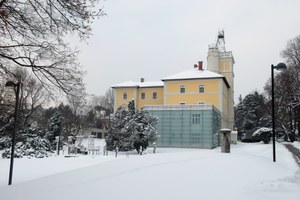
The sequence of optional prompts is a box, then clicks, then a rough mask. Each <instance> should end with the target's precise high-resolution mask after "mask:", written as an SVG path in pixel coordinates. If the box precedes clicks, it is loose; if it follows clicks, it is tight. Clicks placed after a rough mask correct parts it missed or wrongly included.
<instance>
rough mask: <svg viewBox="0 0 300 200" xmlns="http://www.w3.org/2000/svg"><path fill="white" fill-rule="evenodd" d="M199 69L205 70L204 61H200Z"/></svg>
mask: <svg viewBox="0 0 300 200" xmlns="http://www.w3.org/2000/svg"><path fill="white" fill-rule="evenodd" d="M198 69H199V70H203V61H198Z"/></svg>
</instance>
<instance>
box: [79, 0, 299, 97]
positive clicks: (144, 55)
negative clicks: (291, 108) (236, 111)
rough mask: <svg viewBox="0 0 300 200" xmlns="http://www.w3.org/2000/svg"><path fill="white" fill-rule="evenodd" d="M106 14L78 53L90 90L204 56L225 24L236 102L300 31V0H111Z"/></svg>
mask: <svg viewBox="0 0 300 200" xmlns="http://www.w3.org/2000/svg"><path fill="white" fill-rule="evenodd" d="M100 6H103V8H104V11H105V12H106V13H107V16H105V17H103V18H100V19H99V20H96V21H95V22H94V24H93V28H94V30H93V36H92V37H91V38H90V39H89V41H88V44H86V43H81V44H79V45H77V48H78V49H79V50H80V51H81V54H80V57H79V60H80V62H81V65H82V66H83V69H84V70H86V71H87V74H86V76H85V79H84V80H85V83H86V85H87V92H88V93H89V94H95V95H103V94H104V93H105V91H106V90H108V89H109V88H110V86H111V85H113V84H117V83H121V82H124V81H128V80H131V81H139V80H140V78H141V77H143V78H145V80H146V81H158V80H160V79H161V78H163V77H165V76H168V75H171V74H174V73H177V72H180V71H184V70H187V69H190V68H193V65H194V64H195V63H197V62H198V60H199V61H201V60H202V61H204V68H206V63H207V62H206V57H207V50H208V45H209V44H212V43H215V42H216V39H217V33H218V31H219V30H221V29H224V31H225V43H226V50H227V51H232V52H233V55H234V59H235V65H234V73H235V86H234V87H235V101H236V102H237V98H238V96H239V95H240V94H241V95H242V96H243V97H244V96H245V95H247V94H248V93H250V92H252V91H254V90H255V89H257V90H259V91H262V90H263V86H264V84H265V82H266V81H267V80H268V79H269V78H270V66H271V64H277V63H279V62H281V61H283V60H282V58H281V56H280V52H281V51H282V50H283V49H284V48H285V47H286V44H287V41H288V40H290V39H292V38H294V37H296V36H297V35H300V11H299V9H300V1H299V0H251V1H250V0H106V1H102V2H100Z"/></svg>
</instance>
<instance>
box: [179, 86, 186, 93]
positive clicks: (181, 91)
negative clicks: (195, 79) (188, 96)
mask: <svg viewBox="0 0 300 200" xmlns="http://www.w3.org/2000/svg"><path fill="white" fill-rule="evenodd" d="M180 93H185V86H184V85H181V86H180Z"/></svg>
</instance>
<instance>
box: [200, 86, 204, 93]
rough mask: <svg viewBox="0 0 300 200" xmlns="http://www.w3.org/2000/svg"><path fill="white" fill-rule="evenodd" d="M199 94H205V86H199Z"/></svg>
mask: <svg viewBox="0 0 300 200" xmlns="http://www.w3.org/2000/svg"><path fill="white" fill-rule="evenodd" d="M199 93H204V85H199Z"/></svg>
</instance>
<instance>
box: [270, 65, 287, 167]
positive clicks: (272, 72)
mask: <svg viewBox="0 0 300 200" xmlns="http://www.w3.org/2000/svg"><path fill="white" fill-rule="evenodd" d="M274 69H277V70H283V69H286V65H285V64H284V63H279V64H278V65H276V66H274V65H271V79H272V132H273V162H276V153H275V112H274V111H275V110H274V109H275V101H274Z"/></svg>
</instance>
